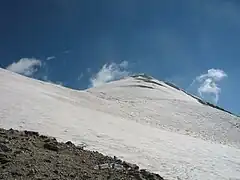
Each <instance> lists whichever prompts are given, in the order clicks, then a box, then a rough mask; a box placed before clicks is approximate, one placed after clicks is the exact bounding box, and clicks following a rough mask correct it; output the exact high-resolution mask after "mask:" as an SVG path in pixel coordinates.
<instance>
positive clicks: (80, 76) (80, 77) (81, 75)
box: [77, 73, 84, 81]
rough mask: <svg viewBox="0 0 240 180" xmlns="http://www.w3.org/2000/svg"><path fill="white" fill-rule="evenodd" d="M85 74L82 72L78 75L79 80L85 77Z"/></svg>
mask: <svg viewBox="0 0 240 180" xmlns="http://www.w3.org/2000/svg"><path fill="white" fill-rule="evenodd" d="M83 76H84V74H83V73H81V74H80V75H79V76H78V78H77V80H78V81H80V80H81V79H82V78H83Z"/></svg>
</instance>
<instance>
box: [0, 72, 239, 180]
mask: <svg viewBox="0 0 240 180" xmlns="http://www.w3.org/2000/svg"><path fill="white" fill-rule="evenodd" d="M0 100H1V101H0V126H1V127H3V128H14V129H20V130H25V129H28V130H34V131H38V132H40V133H44V134H47V135H51V136H55V137H57V138H58V139H59V140H64V141H66V140H72V141H73V142H75V143H77V144H80V143H85V144H86V145H87V148H88V149H90V150H98V151H100V152H102V153H104V154H107V155H111V156H113V155H116V156H118V157H119V158H122V159H124V160H127V161H130V162H133V163H137V164H139V165H140V166H141V168H147V169H149V170H151V171H154V172H157V173H159V174H160V175H161V176H163V177H164V178H166V179H170V180H171V179H177V177H179V178H180V179H191V180H194V179H204V180H206V179H218V180H221V179H226V180H227V179H228V180H229V179H231V178H232V179H237V178H240V127H239V123H240V119H239V118H238V117H236V116H234V115H232V114H230V113H228V112H225V111H222V110H220V109H219V108H218V107H212V106H211V105H210V104H205V103H204V102H203V101H201V100H200V99H198V98H196V97H194V96H192V95H189V94H187V93H186V92H184V91H183V90H181V89H179V88H177V87H174V86H173V85H171V84H169V83H165V82H162V81H158V80H156V79H153V78H151V77H148V76H146V75H136V76H132V77H127V78H125V79H122V80H119V81H115V82H111V83H108V84H106V85H103V86H101V87H97V88H91V89H88V90H86V91H77V90H72V89H68V88H65V87H62V86H58V85H54V84H51V83H45V82H41V81H38V80H34V79H30V78H27V77H24V76H21V75H18V74H15V73H12V72H9V71H6V70H3V69H0Z"/></svg>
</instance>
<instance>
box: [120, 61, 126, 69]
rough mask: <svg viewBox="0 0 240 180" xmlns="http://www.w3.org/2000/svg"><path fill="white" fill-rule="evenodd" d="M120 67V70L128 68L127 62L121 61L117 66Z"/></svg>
mask: <svg viewBox="0 0 240 180" xmlns="http://www.w3.org/2000/svg"><path fill="white" fill-rule="evenodd" d="M119 66H120V67H122V68H127V67H128V62H127V61H123V62H121V63H120V64H119Z"/></svg>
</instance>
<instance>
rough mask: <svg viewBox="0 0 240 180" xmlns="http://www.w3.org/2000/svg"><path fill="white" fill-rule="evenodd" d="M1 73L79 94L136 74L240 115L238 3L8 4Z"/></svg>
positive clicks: (2, 19) (1, 18) (0, 33)
mask: <svg viewBox="0 0 240 180" xmlns="http://www.w3.org/2000/svg"><path fill="white" fill-rule="evenodd" d="M0 27H1V28H0V40H1V41H0V67H1V68H5V69H8V70H10V71H13V72H16V73H19V74H22V75H25V76H28V77H31V78H35V79H40V80H43V81H48V82H52V83H56V84H60V85H62V86H66V87H70V88H73V89H80V90H82V89H87V88H90V87H95V86H100V85H103V84H104V83H106V82H110V81H113V80H116V79H119V78H121V77H125V76H129V75H131V74H135V73H146V74H148V75H150V76H153V77H154V78H156V79H159V80H164V81H169V82H172V83H174V84H176V85H178V86H179V87H180V88H182V89H184V90H186V91H188V92H190V93H192V94H195V95H197V96H199V97H201V98H203V99H205V100H207V101H210V102H212V103H214V104H217V105H218V106H220V107H223V108H225V109H226V110H230V111H232V112H233V113H236V114H239V113H240V109H239V107H240V101H239V100H240V95H239V92H240V84H239V80H238V77H240V76H239V74H240V60H239V58H240V51H239V47H240V36H239V32H240V2H239V1H237V0H151V1H149V0H121V1H116V0H115V1H114V0H102V1H99V0H86V1H80V0H71V1H66V0H42V1H38V0H23V1H17V0H2V1H0Z"/></svg>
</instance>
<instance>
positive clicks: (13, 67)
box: [6, 58, 42, 76]
mask: <svg viewBox="0 0 240 180" xmlns="http://www.w3.org/2000/svg"><path fill="white" fill-rule="evenodd" d="M41 65H42V63H41V61H40V60H38V59H35V58H22V59H20V60H19V61H17V62H14V63H12V64H10V65H9V66H7V67H6V69H7V70H10V71H13V72H16V73H19V74H23V75H25V76H32V75H33V74H34V73H35V72H37V70H38V68H39V67H41Z"/></svg>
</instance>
